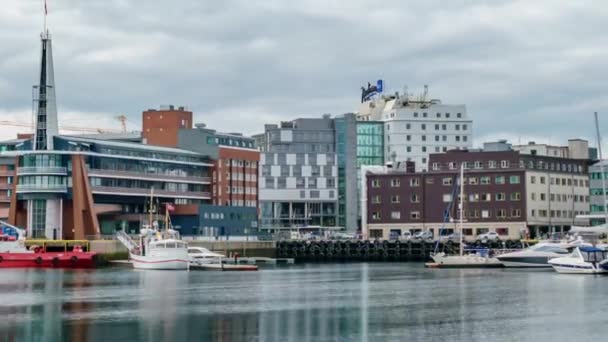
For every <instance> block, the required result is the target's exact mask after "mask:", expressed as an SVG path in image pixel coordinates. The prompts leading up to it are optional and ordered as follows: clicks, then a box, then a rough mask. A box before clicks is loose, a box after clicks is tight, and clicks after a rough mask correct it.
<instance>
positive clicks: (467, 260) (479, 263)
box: [432, 253, 503, 268]
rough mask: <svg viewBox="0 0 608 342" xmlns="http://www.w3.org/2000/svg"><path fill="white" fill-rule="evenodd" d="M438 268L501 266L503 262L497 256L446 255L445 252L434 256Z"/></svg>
mask: <svg viewBox="0 0 608 342" xmlns="http://www.w3.org/2000/svg"><path fill="white" fill-rule="evenodd" d="M432 258H433V261H434V262H435V267H437V268H499V267H503V264H502V263H501V262H500V261H498V259H496V258H487V257H481V256H471V255H463V256H446V255H444V254H443V253H440V254H437V255H434V256H432Z"/></svg>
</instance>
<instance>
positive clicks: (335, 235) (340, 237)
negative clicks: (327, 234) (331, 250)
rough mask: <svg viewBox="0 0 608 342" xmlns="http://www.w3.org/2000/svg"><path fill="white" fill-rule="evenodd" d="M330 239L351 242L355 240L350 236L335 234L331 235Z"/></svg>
mask: <svg viewBox="0 0 608 342" xmlns="http://www.w3.org/2000/svg"><path fill="white" fill-rule="evenodd" d="M332 238H333V239H334V240H353V239H355V236H354V235H352V234H347V233H342V232H337V233H334V234H333V236H332Z"/></svg>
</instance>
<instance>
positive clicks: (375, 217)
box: [372, 211, 380, 220]
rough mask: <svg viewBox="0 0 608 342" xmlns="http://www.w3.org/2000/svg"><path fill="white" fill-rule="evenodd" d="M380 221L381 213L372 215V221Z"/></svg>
mask: <svg viewBox="0 0 608 342" xmlns="http://www.w3.org/2000/svg"><path fill="white" fill-rule="evenodd" d="M379 219H380V212H377V211H375V212H373V213H372V220H379Z"/></svg>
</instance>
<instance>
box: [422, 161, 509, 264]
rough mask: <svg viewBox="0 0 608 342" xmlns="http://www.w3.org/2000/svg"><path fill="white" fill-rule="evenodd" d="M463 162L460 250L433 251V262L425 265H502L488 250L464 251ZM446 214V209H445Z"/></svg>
mask: <svg viewBox="0 0 608 342" xmlns="http://www.w3.org/2000/svg"><path fill="white" fill-rule="evenodd" d="M463 179H464V164H461V165H460V180H461V181H460V196H459V198H460V200H459V202H458V211H459V221H458V233H459V236H460V252H459V255H447V254H446V253H445V252H439V253H433V254H432V255H431V258H432V259H433V261H434V263H432V264H428V265H427V267H433V268H493V267H502V266H503V265H502V263H501V262H500V261H498V259H496V258H493V257H491V256H490V253H489V251H488V250H485V251H484V250H469V251H467V253H466V254H465V253H464V252H465V251H464V239H463V234H462V231H463V229H462V226H463V222H464V221H463V220H464V203H463V202H464V182H463V181H462V180H463ZM446 215H447V211H446Z"/></svg>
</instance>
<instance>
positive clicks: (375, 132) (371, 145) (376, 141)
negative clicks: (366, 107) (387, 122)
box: [335, 114, 384, 232]
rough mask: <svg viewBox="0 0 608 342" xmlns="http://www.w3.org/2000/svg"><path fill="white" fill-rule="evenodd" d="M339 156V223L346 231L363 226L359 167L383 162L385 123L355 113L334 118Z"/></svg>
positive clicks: (352, 230)
mask: <svg viewBox="0 0 608 342" xmlns="http://www.w3.org/2000/svg"><path fill="white" fill-rule="evenodd" d="M335 129H336V154H337V156H338V224H339V225H340V226H342V227H345V228H346V230H347V231H351V232H354V231H356V230H357V229H359V228H360V226H361V224H360V222H361V209H360V207H359V206H360V204H359V193H360V177H361V175H360V170H361V166H363V165H383V164H384V124H383V123H382V122H379V121H357V119H356V115H355V114H344V115H343V116H340V117H338V118H336V119H335Z"/></svg>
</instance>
